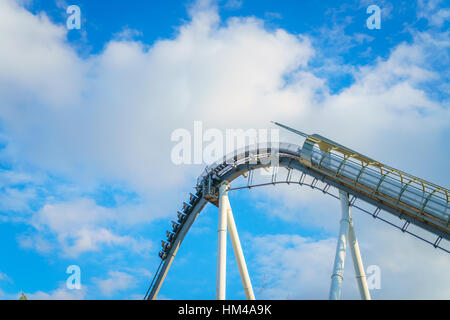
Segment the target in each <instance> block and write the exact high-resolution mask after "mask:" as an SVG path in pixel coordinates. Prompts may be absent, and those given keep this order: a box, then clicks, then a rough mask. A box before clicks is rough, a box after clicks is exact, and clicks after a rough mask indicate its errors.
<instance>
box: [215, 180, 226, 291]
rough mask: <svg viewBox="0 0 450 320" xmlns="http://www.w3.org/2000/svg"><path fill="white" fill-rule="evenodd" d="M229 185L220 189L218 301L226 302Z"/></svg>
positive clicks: (223, 185)
mask: <svg viewBox="0 0 450 320" xmlns="http://www.w3.org/2000/svg"><path fill="white" fill-rule="evenodd" d="M228 187H229V186H228V183H227V182H226V181H225V182H224V183H222V184H221V185H220V187H219V229H218V230H217V282H216V299H217V300H225V289H226V272H227V215H228V202H227V198H228Z"/></svg>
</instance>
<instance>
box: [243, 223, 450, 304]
mask: <svg viewBox="0 0 450 320" xmlns="http://www.w3.org/2000/svg"><path fill="white" fill-rule="evenodd" d="M370 219H371V218H370ZM357 226H359V227H360V226H361V225H357ZM361 229H362V230H361ZM357 231H362V232H359V233H358V234H359V236H360V239H359V240H361V238H362V239H363V240H362V241H360V246H361V254H362V257H363V263H364V267H365V268H366V269H367V267H368V266H369V265H377V266H378V267H380V270H381V275H380V279H381V288H380V289H379V290H375V289H373V290H371V296H372V298H374V299H448V298H449V297H450V291H449V289H448V283H449V281H450V278H449V276H448V274H447V273H446V270H448V268H449V267H450V260H449V259H448V257H447V256H446V254H444V253H442V252H440V251H437V250H433V248H432V247H431V246H429V245H428V244H425V243H422V242H420V241H418V240H416V239H412V238H411V237H405V236H404V234H402V233H401V232H398V231H397V232H396V233H394V232H392V230H391V229H389V228H388V227H383V226H382V227H381V228H380V226H378V228H377V229H376V230H375V229H374V228H371V231H369V230H368V229H367V228H359V229H357ZM363 234H364V235H365V236H362V235H363ZM367 234H369V236H367ZM252 240H253V241H252V245H251V248H250V250H249V252H250V253H252V254H253V255H254V258H253V259H252V260H251V261H250V263H253V264H254V265H256V267H254V270H255V271H256V274H253V275H251V276H252V280H253V286H254V288H255V293H256V292H259V290H260V289H258V285H257V284H258V283H261V281H263V280H264V282H265V283H264V287H263V288H262V296H261V298H267V299H328V294H329V290H330V284H331V273H332V267H333V261H334V255H335V250H336V239H325V240H318V241H315V240H312V239H308V238H304V237H301V236H297V235H286V234H274V235H267V236H260V237H254V238H253V239H252ZM342 298H343V299H359V298H360V297H359V292H358V288H357V286H356V280H355V272H354V270H353V264H352V260H351V254H350V252H347V256H346V261H345V272H344V282H343V293H342Z"/></svg>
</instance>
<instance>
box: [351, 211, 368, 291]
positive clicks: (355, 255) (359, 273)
mask: <svg viewBox="0 0 450 320" xmlns="http://www.w3.org/2000/svg"><path fill="white" fill-rule="evenodd" d="M349 218H350V226H349V230H348V243H349V246H350V251H351V253H352V259H353V267H354V268H355V274H356V282H357V283H358V289H359V294H360V295H361V299H362V300H370V299H371V298H370V292H369V289H368V287H367V280H366V273H365V272H364V266H363V263H362V258H361V252H360V251H359V245H358V240H357V239H356V233H355V226H354V224H353V219H352V216H351V213H350V209H349Z"/></svg>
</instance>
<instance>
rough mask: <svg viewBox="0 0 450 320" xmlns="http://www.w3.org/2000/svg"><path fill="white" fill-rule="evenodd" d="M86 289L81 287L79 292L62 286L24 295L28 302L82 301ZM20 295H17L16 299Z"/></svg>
mask: <svg viewBox="0 0 450 320" xmlns="http://www.w3.org/2000/svg"><path fill="white" fill-rule="evenodd" d="M86 292H87V289H86V287H85V286H82V288H81V289H79V290H75V289H74V290H69V289H67V288H65V287H63V286H61V287H60V288H58V289H55V290H53V291H50V292H44V291H36V292H33V293H25V296H26V297H27V298H28V299H29V300H83V299H84V298H85V296H86ZM19 297H20V293H19V294H17V299H18V298H19Z"/></svg>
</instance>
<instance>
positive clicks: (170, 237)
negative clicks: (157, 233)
mask: <svg viewBox="0 0 450 320" xmlns="http://www.w3.org/2000/svg"><path fill="white" fill-rule="evenodd" d="M166 235H167V241H169V242H172V241H173V240H174V239H175V233H173V232H170V231H166Z"/></svg>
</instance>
